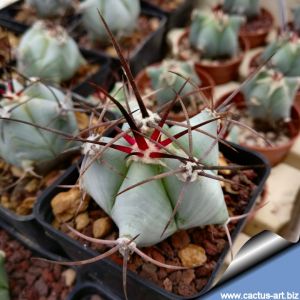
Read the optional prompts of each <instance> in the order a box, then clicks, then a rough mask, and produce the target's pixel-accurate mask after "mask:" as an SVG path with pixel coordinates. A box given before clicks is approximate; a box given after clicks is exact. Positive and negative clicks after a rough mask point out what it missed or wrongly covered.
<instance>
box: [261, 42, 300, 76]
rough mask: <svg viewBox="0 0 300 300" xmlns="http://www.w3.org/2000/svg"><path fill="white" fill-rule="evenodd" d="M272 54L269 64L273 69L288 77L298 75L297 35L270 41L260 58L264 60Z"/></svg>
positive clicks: (298, 51) (299, 69)
mask: <svg viewBox="0 0 300 300" xmlns="http://www.w3.org/2000/svg"><path fill="white" fill-rule="evenodd" d="M274 53H275V54H274ZM273 54H274V55H273ZM272 55H273V57H272V58H271V60H270V65H271V67H272V68H273V69H275V70H277V71H279V72H281V73H283V74H284V75H285V76H288V77H297V76H300V39H299V38H298V37H292V38H290V39H289V40H288V41H286V40H279V41H275V42H273V43H271V44H270V45H269V46H268V47H267V48H266V50H265V51H264V52H263V54H262V56H261V58H262V60H263V61H266V60H267V59H268V58H270V57H271V56H272Z"/></svg>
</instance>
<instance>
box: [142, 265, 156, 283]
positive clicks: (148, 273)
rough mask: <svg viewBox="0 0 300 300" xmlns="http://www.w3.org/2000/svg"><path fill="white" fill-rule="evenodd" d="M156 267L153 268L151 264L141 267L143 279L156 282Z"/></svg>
mask: <svg viewBox="0 0 300 300" xmlns="http://www.w3.org/2000/svg"><path fill="white" fill-rule="evenodd" d="M156 271H157V267H156V266H154V265H153V264H149V263H147V264H144V265H143V266H142V272H141V273H142V274H143V277H146V278H147V279H152V280H153V281H154V282H157V280H158V277H157V273H156Z"/></svg>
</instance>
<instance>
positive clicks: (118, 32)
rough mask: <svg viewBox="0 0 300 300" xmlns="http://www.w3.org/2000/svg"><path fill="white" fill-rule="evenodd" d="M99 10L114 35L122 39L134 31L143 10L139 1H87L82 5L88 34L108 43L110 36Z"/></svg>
mask: <svg viewBox="0 0 300 300" xmlns="http://www.w3.org/2000/svg"><path fill="white" fill-rule="evenodd" d="M98 10H99V12H100V13H101V14H102V15H103V17H104V18H105V20H106V22H107V24H108V26H109V28H110V30H111V31H112V32H113V34H114V35H115V36H116V37H120V36H123V35H126V34H130V33H131V32H132V31H133V30H134V28H135V27H136V22H137V19H138V16H139V14H140V11H141V8H140V1H139V0H114V1H111V0H85V1H84V2H82V3H81V5H80V11H81V13H82V21H83V25H84V26H85V28H86V30H87V32H88V33H89V34H90V36H91V37H92V39H94V40H99V41H101V42H102V43H107V42H108V36H107V33H106V30H105V28H104V26H103V25H102V24H101V22H100V19H99V13H98Z"/></svg>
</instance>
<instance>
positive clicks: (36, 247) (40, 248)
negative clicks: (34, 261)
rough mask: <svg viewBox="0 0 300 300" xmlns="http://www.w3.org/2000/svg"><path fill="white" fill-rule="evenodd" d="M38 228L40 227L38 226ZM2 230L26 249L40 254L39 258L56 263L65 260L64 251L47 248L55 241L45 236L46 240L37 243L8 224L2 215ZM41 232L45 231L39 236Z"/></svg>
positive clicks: (0, 220)
mask: <svg viewBox="0 0 300 300" xmlns="http://www.w3.org/2000/svg"><path fill="white" fill-rule="evenodd" d="M36 224H37V223H36ZM23 225H24V227H25V226H27V225H28V223H24V224H23ZM31 225H32V224H30V225H29V227H31ZM37 226H40V225H39V224H37ZM0 228H2V229H4V230H5V231H6V232H8V233H9V235H11V236H12V237H13V238H14V239H16V240H18V241H19V242H21V243H22V244H23V245H24V246H25V247H26V248H28V249H30V250H31V251H33V252H34V253H36V254H38V256H39V257H45V258H48V259H51V260H56V261H57V260H65V257H66V254H65V253H64V252H63V250H62V249H61V250H60V251H56V252H54V251H53V249H51V248H49V247H47V245H46V243H48V242H50V243H52V244H53V241H52V240H50V239H49V237H47V236H43V238H44V239H43V240H40V243H37V242H36V241H34V240H33V239H30V238H28V237H26V236H25V235H24V234H23V233H21V232H20V231H18V230H16V229H15V228H14V227H13V226H11V224H10V222H6V220H5V219H3V218H2V214H1V215H0ZM41 232H43V230H40V231H39V232H38V233H37V234H38V235H39V236H40V235H41ZM45 245H46V247H45ZM56 248H57V246H56Z"/></svg>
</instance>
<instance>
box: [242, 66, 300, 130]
mask: <svg viewBox="0 0 300 300" xmlns="http://www.w3.org/2000/svg"><path fill="white" fill-rule="evenodd" d="M298 88H299V79H298V78H295V77H284V76H283V74H281V73H278V72H276V71H274V70H263V71H261V72H260V73H258V74H257V76H255V78H254V79H253V80H252V81H251V82H249V83H248V84H247V85H246V86H245V88H244V89H243V94H244V96H245V99H246V104H247V107H248V112H249V114H250V116H251V117H252V118H253V119H258V120H263V121H264V122H268V123H269V124H275V123H276V122H277V121H282V120H289V119H290V117H291V108H292V105H293V102H294V99H295V96H296V93H297V91H298Z"/></svg>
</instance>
